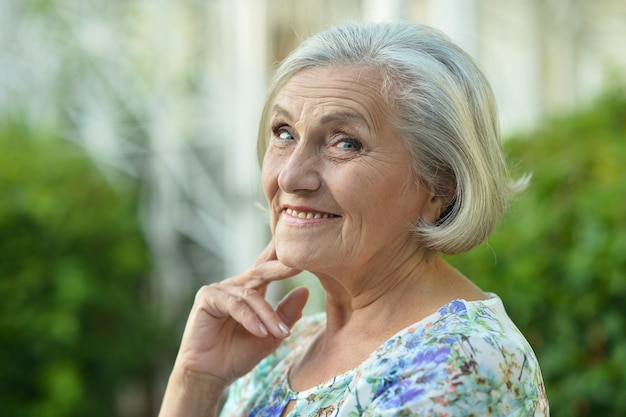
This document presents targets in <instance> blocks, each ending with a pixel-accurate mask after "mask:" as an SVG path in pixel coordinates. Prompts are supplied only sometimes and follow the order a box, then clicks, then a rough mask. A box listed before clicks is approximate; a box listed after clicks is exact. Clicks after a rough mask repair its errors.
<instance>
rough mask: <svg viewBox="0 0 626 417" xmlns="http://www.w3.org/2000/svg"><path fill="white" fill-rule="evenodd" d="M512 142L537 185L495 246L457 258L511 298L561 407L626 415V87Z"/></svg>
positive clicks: (510, 149) (554, 408) (520, 201)
mask: <svg viewBox="0 0 626 417" xmlns="http://www.w3.org/2000/svg"><path fill="white" fill-rule="evenodd" d="M505 148H506V151H507V153H508V154H509V156H510V160H511V161H512V162H513V163H514V165H515V166H518V167H521V168H523V169H524V170H528V171H530V172H532V174H533V179H532V181H531V184H530V186H529V188H528V190H527V191H525V192H524V193H522V194H521V195H520V196H519V197H518V198H517V199H516V200H515V202H514V203H513V204H512V206H511V211H510V213H509V214H508V216H507V217H506V218H505V219H504V220H503V222H502V223H501V224H500V226H499V228H498V229H497V231H496V233H495V234H494V236H493V237H492V238H491V239H490V241H489V243H488V244H486V245H483V246H481V247H479V248H477V249H475V250H474V251H472V252H470V253H468V254H464V255H462V256H456V257H451V258H450V261H451V262H452V263H453V264H454V265H455V266H457V267H458V268H459V269H461V270H462V271H463V272H464V273H465V274H467V275H468V276H469V277H471V278H472V279H473V280H474V281H475V282H477V283H478V284H479V285H480V286H481V287H482V288H484V289H485V290H487V291H493V292H496V293H498V294H499V295H500V296H501V297H502V299H503V300H504V303H505V305H506V307H507V310H508V311H509V314H510V315H511V317H512V318H513V320H514V321H515V322H516V323H517V324H518V326H519V327H520V329H521V330H522V332H523V333H524V334H525V335H526V336H527V338H528V339H529V341H530V342H531V344H532V345H533V347H534V349H535V351H536V353H537V356H538V358H539V361H540V364H541V367H542V371H543V376H544V380H545V383H546V390H547V393H548V398H549V400H550V405H551V414H552V416H553V417H561V416H574V417H582V416H624V415H626V396H624V387H626V94H625V93H624V90H622V89H619V88H615V89H613V91H612V92H610V93H608V94H606V95H604V96H603V97H601V98H600V99H599V100H598V101H597V102H596V103H594V105H593V106H591V107H589V108H588V109H586V110H584V111H580V112H577V113H575V114H571V115H569V116H567V117H562V118H559V119H554V120H551V121H549V122H547V123H546V124H545V125H544V126H543V127H542V128H540V129H539V130H537V131H536V132H532V133H530V134H526V135H519V136H517V137H514V138H512V139H511V140H509V141H507V142H506V145H505ZM519 174H520V173H519V172H518V175H519Z"/></svg>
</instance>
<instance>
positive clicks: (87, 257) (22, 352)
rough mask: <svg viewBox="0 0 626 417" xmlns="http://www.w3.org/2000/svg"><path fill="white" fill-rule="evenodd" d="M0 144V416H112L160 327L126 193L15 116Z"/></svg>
mask: <svg viewBox="0 0 626 417" xmlns="http://www.w3.org/2000/svg"><path fill="white" fill-rule="evenodd" d="M0 149H1V150H2V151H1V152H0V196H1V198H0V201H1V203H0V234H1V238H0V300H1V301H0V415H2V416H11V417H22V416H23V417H35V416H37V417H57V416H59V417H60V416H63V417H70V416H92V417H94V416H115V415H120V410H119V407H118V405H117V403H118V402H119V398H120V397H123V396H124V389H125V388H126V387H134V389H135V390H137V389H136V387H137V386H138V385H139V386H144V387H146V384H147V382H146V381H149V380H150V379H151V378H150V377H151V375H150V373H151V372H153V371H152V369H154V361H155V346H158V344H157V343H158V342H159V339H160V338H161V337H162V336H161V335H162V334H163V330H162V329H161V328H159V324H158V323H159V321H158V319H157V318H156V316H155V315H154V314H153V312H152V311H151V310H150V307H149V306H150V305H151V304H150V302H149V300H148V294H147V289H148V279H149V274H150V262H149V257H148V252H147V248H146V245H145V243H144V241H143V238H142V234H141V232H140V229H139V226H138V221H137V215H136V213H135V207H136V205H135V196H134V194H135V193H134V191H133V190H132V189H131V188H129V187H127V188H126V189H124V188H120V189H115V190H114V189H112V188H111V187H110V185H109V184H108V183H107V182H106V181H104V180H103V178H102V176H101V175H100V174H99V172H98V171H97V169H96V168H95V167H94V165H93V164H91V163H90V161H89V160H88V158H87V157H86V156H84V155H83V153H82V152H81V151H80V150H79V149H77V148H75V147H73V146H72V145H71V144H69V143H68V142H66V141H62V140H57V139H54V138H51V137H50V136H49V135H45V134H42V133H40V132H35V131H32V130H30V129H27V128H25V127H23V126H21V125H19V124H16V123H12V122H6V123H0ZM146 391H149V390H148V389H147V388H145V390H144V393H145V392H146ZM146 395H148V396H149V394H146Z"/></svg>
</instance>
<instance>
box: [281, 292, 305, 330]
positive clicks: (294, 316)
mask: <svg viewBox="0 0 626 417" xmlns="http://www.w3.org/2000/svg"><path fill="white" fill-rule="evenodd" d="M308 299H309V290H308V289H307V288H306V287H298V288H295V289H293V290H291V291H290V292H289V293H288V294H287V295H286V296H285V297H284V298H283V299H282V300H281V301H280V303H278V306H277V307H276V314H277V315H278V316H279V317H280V319H281V320H282V322H283V323H284V324H285V325H286V326H287V327H288V328H289V329H291V328H292V327H293V325H294V324H295V323H296V322H297V321H298V320H299V319H300V317H302V310H304V306H305V305H306V302H307V300H308Z"/></svg>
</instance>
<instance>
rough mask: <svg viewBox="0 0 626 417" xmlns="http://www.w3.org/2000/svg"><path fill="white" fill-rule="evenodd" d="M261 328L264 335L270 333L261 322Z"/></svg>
mask: <svg viewBox="0 0 626 417" xmlns="http://www.w3.org/2000/svg"><path fill="white" fill-rule="evenodd" d="M259 330H260V331H261V334H262V335H263V336H267V335H268V334H269V333H268V331H267V328H266V327H265V325H264V324H259Z"/></svg>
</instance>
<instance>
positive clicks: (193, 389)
mask: <svg viewBox="0 0 626 417" xmlns="http://www.w3.org/2000/svg"><path fill="white" fill-rule="evenodd" d="M299 272H300V271H299V270H297V269H294V268H289V267H286V266H285V265H283V264H281V263H280V262H279V261H278V260H277V259H276V253H275V251H274V244H273V242H270V244H269V245H268V246H267V247H266V248H265V250H264V251H263V252H262V253H261V255H260V256H259V258H258V259H257V261H256V263H255V265H254V266H253V267H252V268H250V269H249V270H248V271H246V272H244V273H243V274H240V275H237V276H235V277H232V278H228V279H226V280H224V281H221V282H218V283H215V284H210V285H206V286H204V287H202V288H201V289H200V290H199V291H198V293H197V294H196V299H195V302H194V305H193V307H192V309H191V313H190V315H189V319H188V320H187V324H186V326H185V331H184V334H183V339H182V342H181V345H180V349H179V352H178V356H177V358H176V363H175V365H174V370H173V371H172V375H171V376H170V381H169V383H168V387H167V390H166V393H165V398H164V402H163V406H162V409H161V415H168V416H169V415H172V416H174V415H192V414H193V413H195V412H197V411H200V409H202V412H207V411H208V412H211V407H213V411H214V407H215V403H216V402H217V400H218V399H219V397H220V396H221V394H222V391H223V390H224V389H225V388H226V387H227V386H228V385H229V384H230V383H231V382H233V381H234V380H235V379H236V378H238V377H240V376H242V375H244V374H245V373H247V372H248V371H250V370H251V369H252V368H253V367H254V366H255V365H256V364H257V363H258V362H259V361H260V360H261V359H263V358H264V357H265V356H267V355H268V354H270V353H271V352H273V351H274V350H275V349H276V348H277V347H278V345H279V344H280V343H281V341H282V339H284V338H286V337H287V336H288V335H289V329H290V328H291V327H292V326H293V325H294V324H295V322H296V321H297V320H298V319H299V318H300V317H301V315H302V309H303V308H304V305H305V304H306V300H307V298H308V291H307V290H306V288H297V289H295V290H293V291H291V292H290V293H289V294H287V296H285V298H284V299H283V300H282V301H281V302H280V303H279V304H278V306H277V308H276V310H274V309H273V308H272V306H270V304H269V303H268V302H267V301H266V300H265V293H266V290H267V287H268V285H269V283H270V282H272V281H278V280H282V279H286V278H289V277H291V276H293V275H296V274H297V273H299ZM183 398H184V400H183ZM196 402H198V403H197V407H196V406H194V404H196ZM182 403H185V406H184V407H182ZM181 407H182V408H188V407H191V408H194V409H195V411H193V412H191V410H189V411H190V412H189V413H186V412H182V411H183V410H182V409H181Z"/></svg>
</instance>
